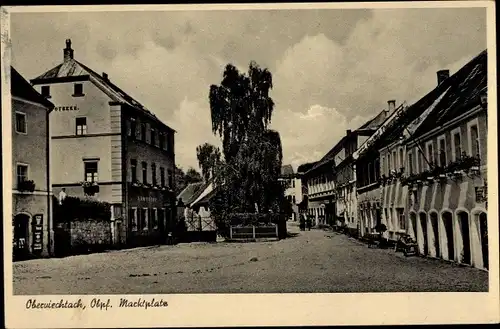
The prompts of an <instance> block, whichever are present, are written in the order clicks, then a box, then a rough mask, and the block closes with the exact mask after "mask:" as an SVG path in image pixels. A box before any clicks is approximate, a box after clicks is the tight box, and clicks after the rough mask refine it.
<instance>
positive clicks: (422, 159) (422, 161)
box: [418, 149, 427, 171]
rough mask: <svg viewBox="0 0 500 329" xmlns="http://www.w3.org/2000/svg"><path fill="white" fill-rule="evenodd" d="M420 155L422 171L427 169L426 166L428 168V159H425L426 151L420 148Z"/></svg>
mask: <svg viewBox="0 0 500 329" xmlns="http://www.w3.org/2000/svg"><path fill="white" fill-rule="evenodd" d="M418 157H419V159H420V168H421V171H424V170H425V169H424V168H427V165H426V161H425V156H424V152H422V150H421V149H419V150H418Z"/></svg>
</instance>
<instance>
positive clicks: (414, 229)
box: [410, 213, 418, 241]
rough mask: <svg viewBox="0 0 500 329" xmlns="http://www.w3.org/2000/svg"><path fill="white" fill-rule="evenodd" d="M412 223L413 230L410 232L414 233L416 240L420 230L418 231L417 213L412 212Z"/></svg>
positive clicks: (413, 236)
mask: <svg viewBox="0 0 500 329" xmlns="http://www.w3.org/2000/svg"><path fill="white" fill-rule="evenodd" d="M410 224H411V230H412V232H410V233H412V234H411V235H412V238H413V239H414V240H415V241H418V239H417V236H418V235H417V232H418V231H417V215H416V214H415V213H411V214H410Z"/></svg>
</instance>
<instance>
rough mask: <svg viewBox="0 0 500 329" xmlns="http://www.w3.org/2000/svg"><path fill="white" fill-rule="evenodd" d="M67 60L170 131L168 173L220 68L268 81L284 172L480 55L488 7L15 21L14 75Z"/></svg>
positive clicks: (28, 17) (29, 74)
mask: <svg viewBox="0 0 500 329" xmlns="http://www.w3.org/2000/svg"><path fill="white" fill-rule="evenodd" d="M68 38H69V39H71V40H72V47H73V49H74V57H75V59H77V60H78V61H80V62H82V63H83V64H85V65H87V66H89V67H90V68H92V69H93V70H94V71H96V72H106V73H107V74H108V76H109V78H110V79H111V81H113V82H114V83H115V84H117V85H118V86H120V88H122V89H123V90H125V91H126V92H127V93H129V94H130V95H131V96H133V97H134V98H136V99H137V100H138V101H140V102H141V103H142V104H144V105H145V106H146V107H147V108H148V109H150V110H151V111H152V112H154V113H155V114H156V115H157V116H158V117H159V118H160V119H161V120H162V121H164V122H165V123H166V124H168V125H169V126H171V127H172V128H174V129H175V130H176V131H177V134H176V137H175V138H176V139H175V143H176V146H175V147H176V150H175V151H176V163H177V164H178V165H179V166H181V167H182V168H184V169H185V170H186V169H187V168H189V167H194V168H196V169H198V163H197V159H196V146H198V145H200V144H203V143H205V142H208V143H212V144H215V145H218V146H219V145H220V144H221V143H220V140H219V138H217V137H216V136H214V135H213V134H212V129H211V119H210V107H209V102H208V93H209V87H210V85H212V84H219V83H220V81H221V78H222V72H223V70H224V67H225V65H226V64H228V63H231V64H233V65H235V66H236V67H238V68H239V69H240V70H241V71H244V72H246V71H247V68H248V64H249V63H250V61H252V60H255V61H256V62H257V63H258V64H259V65H260V66H261V67H265V68H268V69H269V70H270V71H271V73H272V75H273V85H274V88H273V90H272V92H271V97H272V98H273V100H274V102H275V104H276V105H275V110H274V114H273V117H272V123H271V128H273V129H276V130H277V131H278V132H279V133H280V136H281V140H282V147H283V164H292V165H293V166H294V168H297V166H298V165H300V164H302V163H306V162H310V161H317V160H319V159H320V158H321V157H322V156H323V155H324V154H326V153H327V152H328V151H329V150H330V148H332V147H333V146H334V145H335V144H336V143H337V142H338V141H339V140H340V139H341V138H342V137H343V136H344V134H345V132H346V130H347V129H352V130H354V129H356V128H358V127H359V126H361V125H362V124H363V123H364V122H366V121H368V120H369V119H371V118H372V117H374V116H375V115H377V114H378V113H379V112H380V111H381V110H383V109H385V108H386V107H387V101H388V100H390V99H395V100H396V103H397V104H396V105H399V104H400V103H402V102H403V101H407V102H408V103H409V104H411V103H412V102H414V101H416V100H418V99H420V98H421V97H423V96H424V95H425V94H426V93H428V92H429V91H431V90H432V89H433V88H434V87H435V86H436V83H437V77H436V72H437V71H438V70H440V69H449V70H450V73H451V74H453V73H454V72H456V71H457V70H458V69H459V68H460V67H462V66H463V65H464V64H465V63H467V62H468V61H469V60H471V59H472V58H473V57H474V56H476V55H477V54H479V53H480V52H481V51H482V50H484V49H486V9H484V8H456V9H455V8H451V9H450V8H444V9H374V10H366V9H321V10H316V9H305V10H239V11H235V10H231V11H229V10H220V11H219V10H218V11H201V10H199V11H160V12H158V11H150V12H148V11H133V12H130V11H129V12H74V11H73V12H71V13H13V14H12V15H11V41H12V53H11V59H12V65H13V66H14V67H15V68H16V69H17V70H18V71H19V72H20V73H21V74H22V75H23V76H25V77H26V78H27V79H32V78H34V77H36V76H38V75H40V74H41V73H44V72H45V71H47V70H49V69H51V68H52V67H54V66H56V65H58V64H60V63H61V62H62V56H63V52H62V49H63V48H64V46H65V40H66V39H68Z"/></svg>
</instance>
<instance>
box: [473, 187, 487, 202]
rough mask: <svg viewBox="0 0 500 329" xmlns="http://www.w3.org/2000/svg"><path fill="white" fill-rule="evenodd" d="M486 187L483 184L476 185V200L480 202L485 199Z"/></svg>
mask: <svg viewBox="0 0 500 329" xmlns="http://www.w3.org/2000/svg"><path fill="white" fill-rule="evenodd" d="M487 191H488V190H487V189H486V188H485V187H484V186H476V202H477V203H482V202H485V201H486V200H487V194H486V193H487Z"/></svg>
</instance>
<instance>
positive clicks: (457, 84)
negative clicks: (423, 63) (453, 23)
mask: <svg viewBox="0 0 500 329" xmlns="http://www.w3.org/2000/svg"><path fill="white" fill-rule="evenodd" d="M487 62H488V53H487V50H484V51H482V52H481V53H480V54H479V55H477V56H476V57H475V58H473V59H472V60H471V61H469V62H468V63H467V64H465V65H464V66H463V67H462V68H461V69H460V70H458V71H457V72H456V73H455V74H453V75H452V76H450V77H449V78H448V79H446V80H445V81H444V82H443V83H442V84H441V85H443V86H438V87H437V88H436V89H434V90H433V91H431V92H430V93H429V94H437V93H438V92H437V90H438V89H439V90H442V89H444V88H447V89H448V88H449V90H448V91H447V92H446V94H444V96H443V98H442V99H441V101H440V102H439V104H437V106H436V107H435V109H434V110H433V111H432V112H431V113H429V115H428V116H427V117H426V118H425V119H424V120H423V121H422V122H421V123H420V125H419V127H418V128H417V129H416V130H415V132H414V133H413V134H412V139H414V138H416V137H418V136H421V135H423V134H424V133H426V132H428V131H430V130H432V129H434V128H436V127H439V126H442V125H444V124H445V123H446V122H449V121H451V120H453V119H454V118H456V117H458V116H459V115H461V114H463V113H464V112H465V111H468V110H470V109H471V108H473V107H474V106H475V105H479V104H480V99H479V97H480V94H481V93H482V92H487V86H488V81H487ZM429 94H428V95H426V96H425V97H428V96H429ZM425 97H424V98H425ZM419 102H420V101H419ZM417 104H418V102H417Z"/></svg>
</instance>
